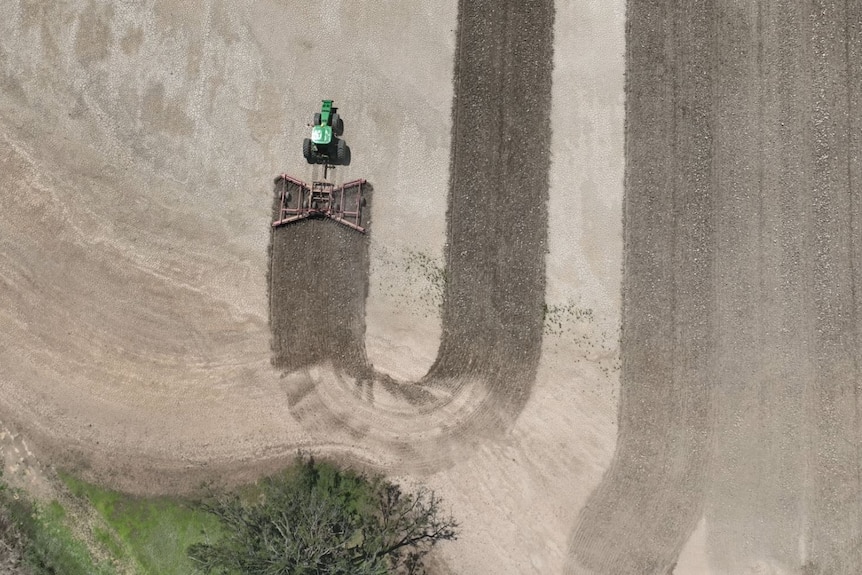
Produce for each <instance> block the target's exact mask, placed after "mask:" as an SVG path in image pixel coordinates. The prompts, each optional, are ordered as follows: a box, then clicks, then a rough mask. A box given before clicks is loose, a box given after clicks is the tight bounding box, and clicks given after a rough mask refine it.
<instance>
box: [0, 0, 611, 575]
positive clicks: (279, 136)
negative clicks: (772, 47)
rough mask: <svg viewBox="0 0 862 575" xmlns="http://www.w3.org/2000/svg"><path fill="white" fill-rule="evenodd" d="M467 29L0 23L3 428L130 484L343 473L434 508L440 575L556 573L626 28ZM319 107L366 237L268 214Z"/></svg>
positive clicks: (380, 6)
mask: <svg viewBox="0 0 862 575" xmlns="http://www.w3.org/2000/svg"><path fill="white" fill-rule="evenodd" d="M462 8H464V9H463V10H462V12H461V19H460V21H461V24H460V28H459V18H458V9H459V6H458V4H457V3H455V2H451V3H446V4H443V5H435V6H433V7H431V6H427V5H426V4H425V3H420V2H412V3H405V2H383V3H376V4H374V5H373V6H363V7H361V8H359V7H357V6H355V5H353V4H347V3H342V4H339V5H338V6H309V5H299V4H292V3H286V2H276V1H268V2H247V3H228V2H221V1H209V2H198V3H185V2H183V3H180V2H169V1H159V2H154V3H151V4H148V5H140V4H120V3H108V2H86V1H81V2H69V3H58V4H50V3H37V2H28V1H21V2H12V3H7V4H5V5H4V7H3V8H2V16H3V17H2V18H0V27H2V30H0V32H2V35H0V36H2V41H0V79H2V92H0V97H2V105H0V110H2V114H0V128H2V129H0V134H2V142H3V143H2V146H0V162H2V171H0V183H2V190H3V193H2V195H0V198H2V200H0V201H2V210H0V229H2V234H0V294H2V301H3V302H4V303H3V305H2V306H0V366H2V369H0V410H2V420H3V422H4V424H6V425H7V426H9V427H11V428H14V429H15V430H16V432H20V434H21V435H20V436H21V437H26V440H27V442H28V446H30V447H31V449H32V450H33V452H34V453H35V454H36V455H38V456H39V457H40V459H42V460H43V461H49V462H51V463H52V464H55V465H58V466H60V465H65V466H71V467H73V468H74V469H76V470H77V471H78V472H79V473H82V474H83V475H84V476H85V477H87V478H89V479H92V480H96V481H101V482H104V483H107V484H109V485H111V486H114V487H118V488H123V489H127V490H130V491H133V492H138V493H155V492H164V491H187V490H189V489H194V488H195V487H196V486H197V485H199V482H200V481H201V480H202V479H204V478H212V477H218V478H220V479H222V480H223V481H226V482H228V483H233V482H239V481H246V480H250V479H253V478H254V477H256V476H258V475H259V474H261V473H265V472H267V471H269V470H272V469H275V468H276V467H278V466H279V465H282V464H284V462H286V461H287V460H289V459H290V458H291V457H292V456H293V454H294V453H295V451H296V450H297V449H298V448H306V449H312V450H314V451H316V452H322V453H328V454H331V455H334V456H338V457H342V458H345V459H346V460H348V461H351V462H353V463H355V464H357V465H362V466H367V467H371V468H374V469H378V470H381V471H385V472H387V473H389V474H392V475H394V476H396V477H398V478H400V479H401V480H403V481H405V482H408V483H410V482H415V481H422V482H424V483H427V484H429V485H430V486H431V487H433V488H435V489H437V490H438V491H439V492H440V493H441V494H442V495H443V496H444V498H445V499H446V501H447V502H449V503H450V504H451V505H452V507H453V511H455V513H456V514H457V515H458V517H459V519H461V521H462V523H463V533H464V534H463V536H462V538H461V539H460V540H459V541H458V542H456V543H453V544H451V545H450V546H449V547H450V548H449V549H446V550H443V553H442V555H441V557H440V558H438V559H439V561H440V562H441V565H440V566H439V568H440V570H441V571H443V570H446V569H449V570H451V571H452V572H476V573H480V572H494V573H525V572H534V573H548V572H551V573H553V572H561V571H562V569H563V564H564V562H565V557H566V555H567V539H568V535H569V532H570V530H571V528H572V525H573V524H574V521H575V518H576V515H577V510H578V509H579V507H580V502H581V501H583V500H584V499H585V498H586V496H587V495H588V493H589V490H590V488H591V487H592V486H593V485H595V484H596V483H597V482H598V480H599V479H600V477H601V473H602V469H603V468H604V466H605V465H606V462H607V461H608V460H609V459H610V456H611V453H612V450H613V442H614V435H615V428H614V411H615V407H614V401H613V394H614V393H615V388H616V386H615V379H616V377H615V374H616V371H615V370H616V366H617V359H616V339H617V332H616V330H617V327H616V326H617V323H618V316H617V313H618V306H619V303H618V299H619V287H618V286H619V262H620V258H621V244H620V241H619V230H620V219H619V207H620V202H621V182H622V180H621V177H622V171H621V170H622V157H621V149H622V148H621V146H622V114H621V111H622V108H621V106H622V98H621V87H622V83H621V82H622V59H621V58H622V30H623V28H622V20H621V18H622V8H621V6H619V5H618V6H616V7H614V8H613V9H604V8H597V7H594V6H580V7H579V6H578V5H576V4H566V3H563V4H562V5H559V3H558V5H557V6H554V5H553V4H552V3H551V2H547V1H542V2H528V3H510V4H504V5H499V4H498V3H474V4H467V3H465V6H464V7H462ZM561 22H562V24H560V23H561ZM581 23H583V24H581ZM555 46H562V47H563V54H564V55H565V54H566V53H569V52H574V51H575V50H577V51H578V54H579V56H578V57H577V58H574V59H573V58H567V57H564V58H563V59H562V62H563V65H560V60H558V58H557V53H556V52H555ZM599 52H604V53H606V54H609V55H610V56H609V57H610V62H611V66H610V67H609V68H604V69H595V67H594V66H592V63H591V60H590V58H589V57H588V56H583V55H584V54H590V53H593V54H597V53H599ZM456 65H457V66H458V68H456ZM579 75H580V78H581V79H580V80H577V81H576V80H575V78H577V77H578V76H579ZM456 77H458V78H461V81H460V82H459V83H456V82H455V81H454V79H455V78H456ZM576 82H577V83H578V84H580V86H579V87H578V88H577V90H575V91H570V90H571V86H573V85H575V83H576ZM323 97H331V98H333V99H334V100H335V102H336V105H337V106H339V108H340V109H341V111H342V116H343V117H344V119H345V123H346V131H345V138H346V139H347V141H348V144H349V145H350V147H351V149H352V161H351V164H350V165H349V166H342V167H339V168H337V170H336V172H335V178H336V180H337V181H339V182H344V181H348V180H350V179H355V178H360V177H362V178H366V179H367V180H368V181H369V183H370V184H371V186H372V188H373V196H372V197H371V200H372V202H371V203H370V204H369V205H368V206H367V212H366V216H367V217H368V227H369V234H368V235H366V236H359V235H357V234H355V232H353V231H352V230H348V229H346V228H341V227H338V226H336V225H335V224H333V223H332V222H325V221H313V222H305V223H303V224H301V225H296V226H291V227H288V228H283V229H278V230H276V231H275V232H272V231H271V228H270V225H269V223H270V221H271V215H272V214H271V208H272V202H273V190H272V184H271V183H272V181H273V177H274V176H275V175H276V174H278V173H282V172H286V173H289V174H292V175H294V176H296V177H298V178H301V179H303V180H306V181H311V179H312V177H313V175H314V174H313V169H312V168H310V167H308V166H307V165H306V164H305V162H304V160H303V158H302V156H301V154H300V143H301V139H302V137H304V134H305V132H306V130H307V128H306V126H305V124H306V122H308V120H309V116H310V114H311V113H312V112H313V111H314V110H315V108H316V107H317V106H319V100H320V99H321V98H323ZM453 103H454V104H453ZM453 112H454V113H453ZM453 120H454V121H453ZM570 124H571V125H572V128H571V132H569V128H568V127H567V128H566V129H565V130H562V129H560V126H568V125H570ZM579 125H584V126H588V128H587V129H585V130H578V128H577V126H579ZM569 133H571V134H573V135H568V134H569ZM453 146H454V148H453ZM453 149H455V152H456V153H454V154H453V153H452V152H453ZM569 158H572V160H571V161H570V160H569ZM555 182H556V183H555ZM555 186H556V188H555ZM555 189H556V190H557V191H556V192H555V191H554V190H555ZM591 229H592V231H593V233H591V232H590V230H591ZM602 238H606V239H607V241H604V240H602ZM444 270H445V271H444ZM444 302H445V305H443V307H441V304H444ZM16 437H18V435H16ZM573 437H576V438H578V439H577V440H575V441H573V440H572V438H573ZM573 478H574V480H575V481H576V483H577V485H576V486H574V488H573V485H572V480H573Z"/></svg>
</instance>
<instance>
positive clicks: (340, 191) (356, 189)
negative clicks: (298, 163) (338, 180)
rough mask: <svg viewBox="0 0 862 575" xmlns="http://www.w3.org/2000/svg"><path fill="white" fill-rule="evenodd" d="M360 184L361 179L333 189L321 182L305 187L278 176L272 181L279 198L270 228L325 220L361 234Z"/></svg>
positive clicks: (284, 175) (361, 182)
mask: <svg viewBox="0 0 862 575" xmlns="http://www.w3.org/2000/svg"><path fill="white" fill-rule="evenodd" d="M364 184H365V180H353V181H352V182H347V183H346V184H343V185H340V186H337V187H336V186H335V184H332V183H330V182H325V181H324V182H314V183H312V184H311V185H308V184H306V183H305V182H303V181H300V180H297V179H296V178H292V177H290V176H288V175H287V174H282V175H280V176H279V177H277V178H276V179H275V185H276V188H277V189H278V191H279V196H280V197H279V209H278V212H277V213H276V220H275V221H274V222H272V227H274V228H277V227H279V226H284V225H287V224H290V223H293V222H298V221H299V220H304V219H306V218H329V219H331V220H335V221H336V222H338V223H339V224H342V225H345V226H347V227H348V228H351V229H354V230H356V231H358V232H362V233H363V234H364V233H365V228H364V227H363V226H362V204H363V197H362V186H363V185H364Z"/></svg>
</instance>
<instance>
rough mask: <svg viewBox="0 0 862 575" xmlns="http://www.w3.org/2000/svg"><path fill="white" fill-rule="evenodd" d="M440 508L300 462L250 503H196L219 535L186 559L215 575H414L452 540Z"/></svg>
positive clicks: (381, 482) (227, 498)
mask: <svg viewBox="0 0 862 575" xmlns="http://www.w3.org/2000/svg"><path fill="white" fill-rule="evenodd" d="M440 504H441V501H440V498H439V497H437V496H436V494H435V493H434V492H433V491H428V490H426V489H420V490H418V491H417V492H415V493H404V492H403V491H402V490H401V488H400V487H399V486H397V485H395V484H393V483H391V482H389V481H386V480H385V479H383V478H381V477H374V478H368V477H366V476H363V475H358V474H354V473H351V472H348V471H342V470H339V469H337V468H336V467H334V466H332V465H330V464H326V463H317V462H316V461H315V460H314V459H313V458H300V459H299V460H298V461H297V464H296V465H295V466H294V467H293V468H292V469H291V470H289V471H288V472H287V473H284V474H281V475H278V476H274V477H270V478H267V479H265V480H263V481H262V483H261V489H260V493H259V494H258V495H257V496H256V497H254V498H249V497H248V496H245V497H243V496H241V495H238V494H230V495H220V496H219V495H215V496H212V497H210V499H209V500H208V501H205V502H203V503H202V504H201V505H202V507H203V508H204V509H205V510H206V511H208V512H209V513H212V514H213V515H215V516H216V517H217V518H218V519H219V521H220V523H221V526H222V530H221V534H220V535H219V536H218V537H217V538H216V540H215V541H213V542H205V543H198V544H196V545H192V546H191V547H189V555H190V557H191V558H192V560H193V561H195V562H196V564H197V565H198V567H199V568H200V569H201V570H202V571H203V572H204V573H207V574H215V575H239V574H249V575H393V574H398V575H402V574H403V575H419V574H421V573H423V572H424V570H423V566H422V563H423V560H424V558H425V556H426V555H427V553H428V552H429V551H430V550H431V548H432V547H433V546H434V545H436V544H437V543H439V542H440V541H444V540H451V539H455V538H456V537H457V534H456V529H457V527H458V525H457V523H456V522H455V520H454V519H453V518H452V517H451V515H450V516H445V517H444V516H443V515H442V513H441V509H440Z"/></svg>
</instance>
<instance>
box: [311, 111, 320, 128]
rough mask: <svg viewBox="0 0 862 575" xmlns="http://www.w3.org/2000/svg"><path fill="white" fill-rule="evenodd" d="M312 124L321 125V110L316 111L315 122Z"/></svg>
mask: <svg viewBox="0 0 862 575" xmlns="http://www.w3.org/2000/svg"><path fill="white" fill-rule="evenodd" d="M312 125H313V126H319V125H320V112H315V113H314V123H313V124H312Z"/></svg>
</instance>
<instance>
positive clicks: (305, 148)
mask: <svg viewBox="0 0 862 575" xmlns="http://www.w3.org/2000/svg"><path fill="white" fill-rule="evenodd" d="M302 156H303V157H304V158H305V161H307V162H308V163H309V164H313V163H314V154H313V153H312V151H311V140H310V139H309V138H305V139H304V140H303V141H302Z"/></svg>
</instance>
